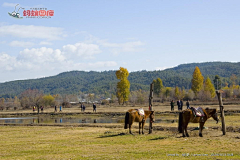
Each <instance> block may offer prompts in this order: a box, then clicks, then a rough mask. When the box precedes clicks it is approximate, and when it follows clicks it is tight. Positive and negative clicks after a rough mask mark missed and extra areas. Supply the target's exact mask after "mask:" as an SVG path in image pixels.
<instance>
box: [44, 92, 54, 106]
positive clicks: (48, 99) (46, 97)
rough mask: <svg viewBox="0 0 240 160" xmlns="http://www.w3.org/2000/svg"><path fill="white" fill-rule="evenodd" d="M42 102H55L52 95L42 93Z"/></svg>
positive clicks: (52, 103) (49, 103) (48, 103)
mask: <svg viewBox="0 0 240 160" xmlns="http://www.w3.org/2000/svg"><path fill="white" fill-rule="evenodd" d="M42 104H43V105H44V106H53V105H54V104H55V98H54V97H53V96H52V95H50V94H49V95H44V96H43V97H42Z"/></svg>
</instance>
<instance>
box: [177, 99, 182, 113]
mask: <svg viewBox="0 0 240 160" xmlns="http://www.w3.org/2000/svg"><path fill="white" fill-rule="evenodd" d="M177 106H178V110H179V111H180V110H181V101H180V99H179V100H178V101H177Z"/></svg>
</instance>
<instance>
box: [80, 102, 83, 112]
mask: <svg viewBox="0 0 240 160" xmlns="http://www.w3.org/2000/svg"><path fill="white" fill-rule="evenodd" d="M80 108H81V112H82V111H83V103H81V106H80Z"/></svg>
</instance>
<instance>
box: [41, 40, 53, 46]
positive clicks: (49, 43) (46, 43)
mask: <svg viewBox="0 0 240 160" xmlns="http://www.w3.org/2000/svg"><path fill="white" fill-rule="evenodd" d="M39 45H53V44H52V43H51V42H46V41H41V42H40V43H39Z"/></svg>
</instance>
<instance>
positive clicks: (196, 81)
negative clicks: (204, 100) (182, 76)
mask: <svg viewBox="0 0 240 160" xmlns="http://www.w3.org/2000/svg"><path fill="white" fill-rule="evenodd" d="M203 81H204V77H203V76H202V73H201V71H200V69H199V68H198V66H196V68H195V70H194V72H193V76H192V86H191V89H192V91H193V92H194V93H195V95H197V93H198V92H199V91H200V90H201V89H202V88H203Z"/></svg>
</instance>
